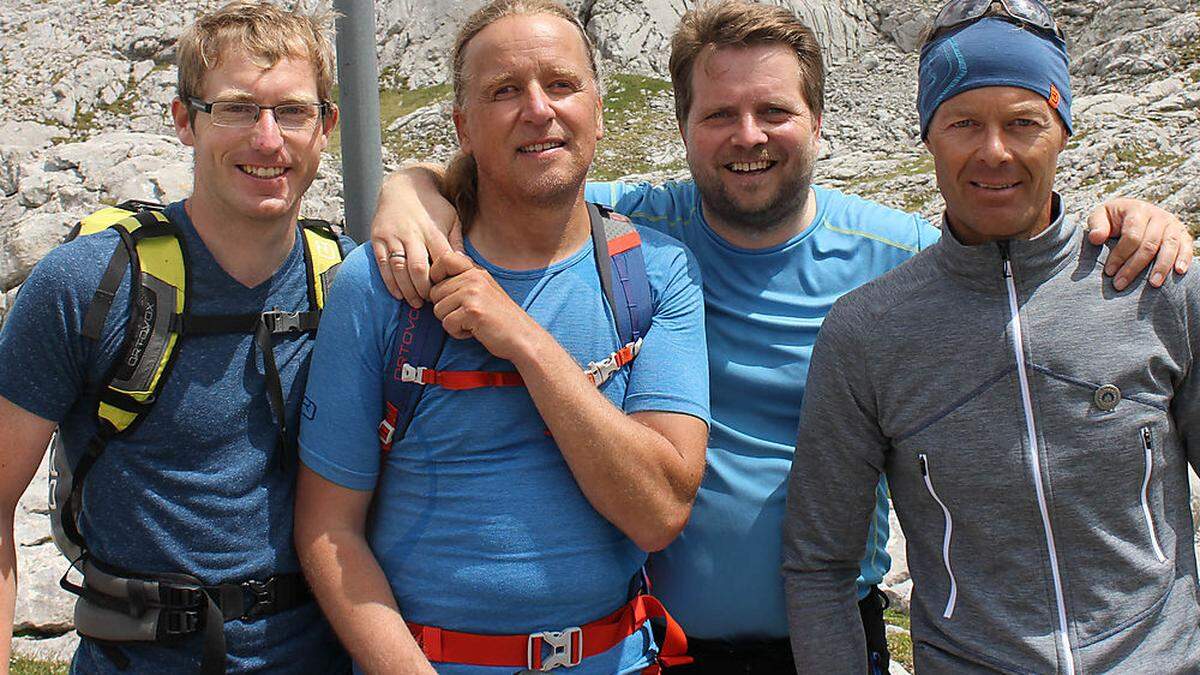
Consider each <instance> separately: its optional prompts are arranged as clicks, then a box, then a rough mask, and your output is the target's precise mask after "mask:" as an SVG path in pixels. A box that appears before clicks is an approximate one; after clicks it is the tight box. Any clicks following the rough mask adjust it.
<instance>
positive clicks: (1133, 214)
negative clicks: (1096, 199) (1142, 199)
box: [1106, 205, 1175, 290]
mask: <svg viewBox="0 0 1200 675" xmlns="http://www.w3.org/2000/svg"><path fill="white" fill-rule="evenodd" d="M1146 206H1148V205H1146ZM1164 216H1165V217H1164ZM1172 217H1173V216H1170V214H1167V213H1166V212H1165V211H1161V210H1160V209H1149V208H1139V209H1128V210H1126V213H1125V226H1124V228H1123V229H1124V232H1123V233H1122V235H1121V239H1120V241H1118V242H1117V246H1118V247H1119V246H1120V245H1121V243H1122V242H1124V241H1125V239H1126V238H1127V237H1132V236H1133V235H1134V234H1135V229H1136V231H1137V233H1138V234H1140V237H1139V239H1140V241H1137V242H1134V243H1133V244H1132V246H1131V247H1130V248H1129V249H1127V250H1131V251H1132V252H1131V253H1130V254H1129V256H1128V257H1127V258H1125V260H1124V262H1123V263H1122V264H1121V266H1120V268H1118V269H1117V270H1116V272H1115V276H1116V279H1114V280H1113V288H1116V289H1117V290H1123V289H1125V288H1126V287H1127V286H1129V284H1130V283H1131V282H1132V281H1133V279H1134V278H1135V277H1137V275H1138V274H1141V272H1142V270H1144V269H1146V268H1147V267H1149V266H1150V263H1151V262H1153V261H1154V259H1155V257H1156V256H1157V255H1158V252H1159V249H1160V248H1162V246H1163V243H1164V238H1165V237H1166V235H1167V224H1168V223H1169V222H1170V219H1171V218H1172ZM1140 223H1144V224H1140ZM1135 224H1138V226H1137V227H1136V228H1135ZM1170 255H1171V257H1170V261H1171V262H1174V260H1175V250H1174V249H1172V250H1171V251H1170ZM1110 258H1111V256H1110ZM1169 264H1170V263H1168V265H1169ZM1111 266H1112V263H1111V262H1110V263H1109V264H1107V265H1106V271H1107V269H1108V268H1109V267H1111ZM1165 279H1166V277H1165V276H1164V277H1163V278H1162V279H1159V281H1158V283H1156V284H1154V285H1155V286H1159V285H1162V282H1163V280H1165ZM1152 282H1153V281H1152Z"/></svg>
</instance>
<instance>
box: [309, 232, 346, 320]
mask: <svg viewBox="0 0 1200 675" xmlns="http://www.w3.org/2000/svg"><path fill="white" fill-rule="evenodd" d="M300 231H301V233H302V235H303V236H304V263H305V267H306V268H307V270H308V299H309V304H310V309H314V310H318V311H319V310H321V309H322V308H324V307H325V298H326V296H327V295H328V293H329V286H330V284H332V283H333V278H334V277H335V276H337V271H338V268H340V267H341V265H342V257H343V256H342V246H341V242H339V241H338V236H337V233H336V232H334V230H333V226H332V225H330V224H329V223H328V222H326V221H324V220H314V219H307V218H306V219H302V220H301V221H300Z"/></svg>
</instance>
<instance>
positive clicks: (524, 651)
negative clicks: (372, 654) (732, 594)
mask: <svg viewBox="0 0 1200 675" xmlns="http://www.w3.org/2000/svg"><path fill="white" fill-rule="evenodd" d="M651 619H662V620H663V621H664V623H665V624H666V633H665V637H664V638H663V644H662V645H661V647H660V650H659V654H658V659H657V661H658V662H657V663H656V664H654V665H652V666H650V667H649V668H647V669H646V670H644V671H643V673H658V672H659V670H660V669H661V668H663V667H667V666H675V665H683V664H685V663H690V662H691V658H690V657H688V656H685V654H686V652H687V638H686V637H685V636H684V633H683V629H682V628H680V627H679V624H677V623H675V620H674V619H672V618H671V615H670V614H668V613H667V610H666V608H664V607H663V605H662V603H661V602H659V601H658V599H657V598H655V597H654V596H652V595H638V596H637V597H635V598H634V599H633V600H631V601H629V603H627V604H625V605H624V606H623V607H621V608H620V609H618V610H617V611H615V612H613V613H612V614H609V615H608V616H606V617H604V618H602V619H598V620H596V621H593V622H591V623H588V624H585V625H583V626H573V627H570V628H564V629H562V630H556V631H541V632H537V633H528V634H518V635H478V634H474V633H461V632H458V631H451V630H445V629H442V628H436V627H432V626H422V625H420V624H416V623H412V622H409V623H408V630H409V632H410V633H412V636H413V638H414V639H416V641H417V644H418V645H419V646H420V647H421V651H422V652H423V653H424V654H425V657H426V658H428V659H429V660H430V661H433V662H439V661H441V662H449V663H462V664H467V665H474V666H500V667H509V668H525V669H528V670H538V671H548V670H552V669H554V668H558V667H560V666H565V667H570V666H577V665H579V663H580V662H581V661H583V659H585V658H588V657H591V656H595V655H596V654H601V653H604V652H606V651H608V650H610V649H612V648H613V647H615V646H617V645H618V644H619V643H620V642H621V641H623V640H624V639H625V638H627V637H629V636H630V635H633V634H634V633H636V632H637V631H639V630H640V629H641V628H642V626H643V625H644V624H645V623H646V622H647V621H649V620H651ZM547 650H548V653H544V652H547Z"/></svg>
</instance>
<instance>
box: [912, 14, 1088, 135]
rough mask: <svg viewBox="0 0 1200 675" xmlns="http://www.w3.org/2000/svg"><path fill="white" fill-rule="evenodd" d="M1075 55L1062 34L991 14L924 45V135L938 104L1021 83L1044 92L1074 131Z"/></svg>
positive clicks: (920, 99) (920, 104)
mask: <svg viewBox="0 0 1200 675" xmlns="http://www.w3.org/2000/svg"><path fill="white" fill-rule="evenodd" d="M1069 65H1070V58H1069V57H1068V56H1067V45H1066V43H1065V42H1063V41H1062V40H1061V39H1059V38H1057V37H1055V36H1053V35H1049V34H1046V33H1042V32H1039V31H1034V30H1028V29H1025V28H1021V27H1020V26H1018V25H1017V24H1014V23H1011V22H1009V21H1005V20H1004V19H1000V18H996V17H986V18H983V19H980V20H979V21H975V22H973V23H970V24H967V25H965V26H963V27H962V28H957V29H954V30H951V31H949V32H947V33H945V34H943V35H941V36H939V37H938V38H937V39H935V40H932V41H930V42H929V43H928V44H926V45H925V46H924V47H923V48H921V66H920V71H919V74H920V75H919V76H920V85H919V86H918V88H917V112H918V113H920V116H921V138H922V139H924V138H925V137H926V135H928V133H929V122H930V121H931V120H933V114H934V113H935V112H936V111H937V109H938V106H940V105H942V104H943V103H945V102H946V101H947V100H949V99H950V98H952V97H954V96H957V95H959V94H961V93H963V92H964V91H969V90H971V89H978V88H980V87H1021V88H1022V89H1028V90H1030V91H1032V92H1034V93H1036V94H1039V95H1041V96H1042V97H1043V98H1045V99H1046V102H1047V103H1049V104H1050V107H1051V108H1054V110H1055V111H1056V112H1058V116H1059V117H1060V118H1062V121H1063V125H1064V126H1066V128H1067V134H1068V135H1069V134H1071V79H1070V75H1069V74H1068V73H1067V68H1068V66H1069Z"/></svg>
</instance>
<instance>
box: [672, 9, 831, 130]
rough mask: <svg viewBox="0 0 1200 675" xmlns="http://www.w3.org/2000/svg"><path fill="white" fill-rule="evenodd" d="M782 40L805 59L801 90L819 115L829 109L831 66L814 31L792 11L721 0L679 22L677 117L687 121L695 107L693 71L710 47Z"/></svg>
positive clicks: (674, 83) (675, 76)
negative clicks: (827, 86) (827, 84)
mask: <svg viewBox="0 0 1200 675" xmlns="http://www.w3.org/2000/svg"><path fill="white" fill-rule="evenodd" d="M769 44H780V45H783V46H785V47H787V48H789V49H791V50H792V51H793V52H795V53H796V58H797V59H799V61H800V94H801V96H802V97H803V98H804V102H805V103H806V104H807V105H808V109H809V111H810V112H812V114H813V115H814V116H817V117H819V116H820V115H821V113H822V112H823V111H824V110H825V64H824V61H823V60H822V58H821V44H820V43H819V42H817V36H816V35H815V34H814V33H813V31H812V29H811V28H809V27H808V26H806V25H805V24H804V22H803V21H801V20H800V17H798V16H796V14H795V13H794V12H792V10H790V9H787V8H786V7H778V6H775V5H764V4H758V3H755V2H744V1H743V0H720V1H719V2H711V3H708V4H706V5H704V6H703V7H700V8H698V9H694V10H691V11H689V12H687V13H686V14H684V15H683V17H682V18H681V19H680V20H679V28H678V29H677V30H676V31H675V35H674V36H673V37H672V38H671V61H670V66H669V68H670V71H671V86H672V87H673V88H674V90H675V117H676V119H678V120H679V124H680V125H683V124H685V123H686V122H687V116H688V112H690V111H691V108H692V72H693V70H694V69H695V65H696V59H697V58H699V56H700V54H701V53H702V52H704V51H706V50H708V51H715V50H716V49H719V48H721V47H749V46H753V45H769Z"/></svg>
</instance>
